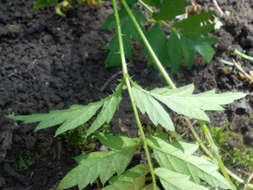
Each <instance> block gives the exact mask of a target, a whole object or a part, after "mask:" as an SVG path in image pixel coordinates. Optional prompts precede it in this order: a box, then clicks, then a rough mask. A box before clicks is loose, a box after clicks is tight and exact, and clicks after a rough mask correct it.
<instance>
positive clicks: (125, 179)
mask: <svg viewBox="0 0 253 190" xmlns="http://www.w3.org/2000/svg"><path fill="white" fill-rule="evenodd" d="M147 173H148V168H147V166H145V165H143V164H141V165H137V166H135V167H133V168H131V169H129V170H127V171H126V172H124V173H123V174H122V175H121V176H116V177H113V178H112V179H111V180H110V185H108V186H106V187H105V188H103V190H115V189H118V190H130V189H131V190H140V189H142V187H144V185H145V181H146V180H145V177H146V174H147Z"/></svg>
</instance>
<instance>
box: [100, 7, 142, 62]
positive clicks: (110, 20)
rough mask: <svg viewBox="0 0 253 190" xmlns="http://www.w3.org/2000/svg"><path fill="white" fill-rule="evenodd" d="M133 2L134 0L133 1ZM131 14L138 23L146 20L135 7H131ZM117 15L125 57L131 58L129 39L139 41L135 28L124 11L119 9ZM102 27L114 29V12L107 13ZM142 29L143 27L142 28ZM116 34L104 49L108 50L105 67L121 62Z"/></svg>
mask: <svg viewBox="0 0 253 190" xmlns="http://www.w3.org/2000/svg"><path fill="white" fill-rule="evenodd" d="M133 3H134V2H133ZM132 11H133V14H134V16H135V18H136V19H137V21H138V22H139V23H141V22H144V21H146V18H145V16H144V15H143V14H142V13H141V12H140V11H139V10H138V9H136V8H134V7H133V8H132ZM119 16H120V19H121V26H122V33H123V44H124V50H125V57H126V58H131V57H132V51H131V39H132V38H133V39H135V40H136V41H140V37H139V35H138V32H137V30H136V29H135V27H134V25H133V23H132V21H131V20H130V18H129V17H128V15H127V13H126V11H125V10H124V9H121V10H120V11H119ZM102 28H103V29H114V28H116V23H115V18H114V14H111V15H109V16H108V17H107V18H106V20H105V22H104V24H103V25H102ZM142 29H143V28H142ZM117 36H118V34H117V33H115V34H114V36H113V37H112V40H111V41H110V42H109V43H108V44H107V45H106V47H105V49H108V50H110V53H109V55H108V56H107V58H106V61H105V65H106V66H107V67H113V66H119V65H120V64H121V60H120V54H119V41H118V37H117Z"/></svg>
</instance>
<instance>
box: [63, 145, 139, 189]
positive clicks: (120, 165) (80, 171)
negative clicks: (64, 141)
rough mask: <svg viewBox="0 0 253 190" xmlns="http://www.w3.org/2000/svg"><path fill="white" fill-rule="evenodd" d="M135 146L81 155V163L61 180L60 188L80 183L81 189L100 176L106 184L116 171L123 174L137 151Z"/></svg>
mask: <svg viewBox="0 0 253 190" xmlns="http://www.w3.org/2000/svg"><path fill="white" fill-rule="evenodd" d="M136 147H137V145H135V146H129V147H125V148H123V149H121V150H117V151H110V152H93V153H90V154H88V155H83V156H79V158H78V161H79V165H78V166H77V167H76V168H74V169H72V170H71V171H70V172H69V173H68V174H67V175H66V176H65V177H64V178H63V180H62V181H61V182H60V184H59V186H58V189H67V188H70V187H73V186H76V185H78V187H79V189H83V188H85V187H86V186H87V185H88V184H90V183H93V182H94V181H95V180H96V179H97V178H98V177H99V178H100V179H101V182H102V183H103V184H105V182H106V181H108V179H109V178H110V177H112V175H113V174H114V173H117V174H118V175H120V174H122V173H123V172H124V170H125V169H126V167H127V165H128V164H129V162H130V161H131V160H132V157H133V155H134V153H135V151H136Z"/></svg>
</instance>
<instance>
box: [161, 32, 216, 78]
mask: <svg viewBox="0 0 253 190" xmlns="http://www.w3.org/2000/svg"><path fill="white" fill-rule="evenodd" d="M215 41H216V40H215V38H213V37H202V36H201V35H199V34H185V35H180V34H176V33H174V32H172V33H171V35H170V38H169V39H168V42H167V47H168V48H167V51H168V52H167V55H168V59H169V60H170V61H169V64H170V65H171V72H172V73H175V72H177V71H178V70H179V68H180V67H181V66H182V65H183V64H184V63H185V64H186V65H187V67H188V68H191V67H192V66H193V64H194V53H195V52H198V53H199V54H200V55H201V56H202V57H203V59H204V60H205V61H206V62H210V61H211V60H212V58H213V55H214V53H215V51H214V50H213V48H212V47H211V45H212V44H213V43H214V42H215ZM175 44H177V45H175ZM163 51H164V50H163Z"/></svg>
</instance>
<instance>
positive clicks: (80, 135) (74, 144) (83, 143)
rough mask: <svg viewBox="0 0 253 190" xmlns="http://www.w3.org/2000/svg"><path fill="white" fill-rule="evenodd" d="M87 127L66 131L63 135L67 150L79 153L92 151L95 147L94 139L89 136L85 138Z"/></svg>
mask: <svg viewBox="0 0 253 190" xmlns="http://www.w3.org/2000/svg"><path fill="white" fill-rule="evenodd" d="M87 130H88V127H87V126H85V125H83V126H80V127H77V128H76V129H74V130H70V131H67V133H66V135H64V138H65V141H66V143H67V148H68V149H70V150H71V149H72V150H73V149H78V150H81V151H94V149H95V146H96V140H97V139H96V137H95V136H94V135H91V136H90V137H88V138H87Z"/></svg>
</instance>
